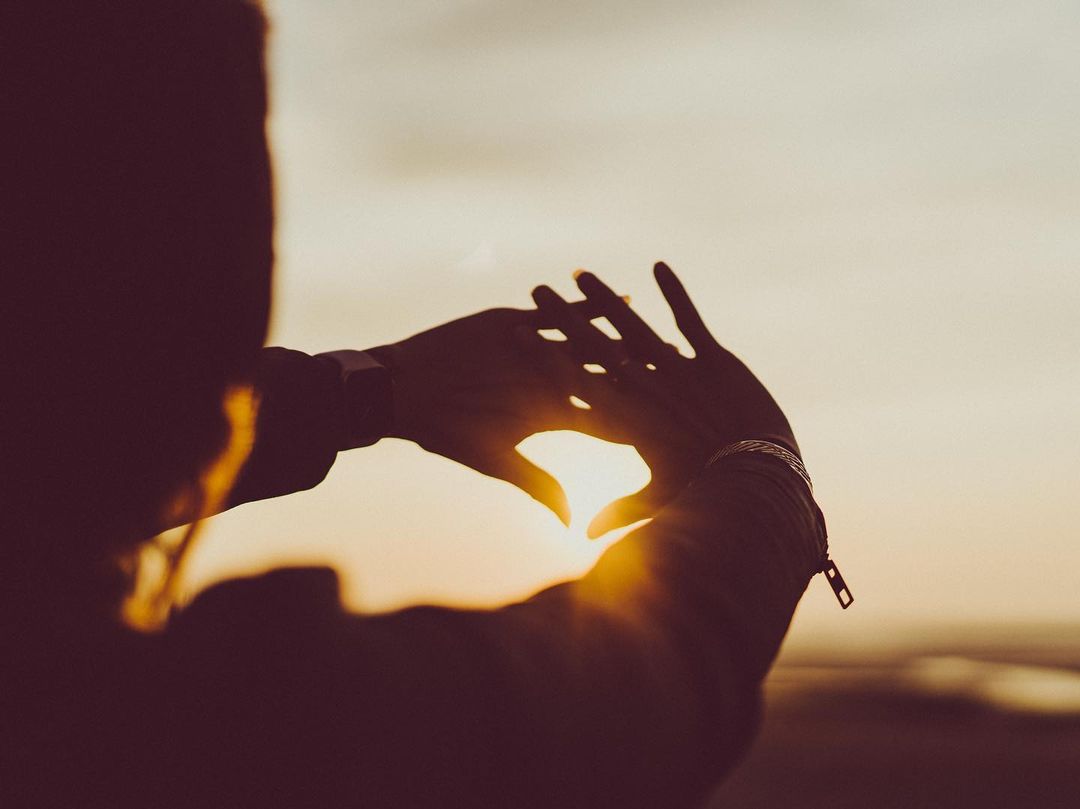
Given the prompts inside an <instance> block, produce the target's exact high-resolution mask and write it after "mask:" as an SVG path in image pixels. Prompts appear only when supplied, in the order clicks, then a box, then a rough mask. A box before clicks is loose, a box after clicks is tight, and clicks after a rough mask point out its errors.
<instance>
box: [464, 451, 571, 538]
mask: <svg viewBox="0 0 1080 809" xmlns="http://www.w3.org/2000/svg"><path fill="white" fill-rule="evenodd" d="M485 466H488V470H489V471H485V470H481V471H485V474H488V475H491V476H492V477H497V478H501V479H503V480H505V481H506V482H507V483H512V484H514V485H515V486H517V487H518V488H519V489H521V490H522V491H523V492H525V493H526V494H528V495H530V496H531V497H532V498H533V499H534V500H536V501H537V502H538V503H540V504H541V505H544V506H547V507H548V508H549V509H551V511H552V512H554V514H555V516H556V517H558V518H559V521H560V522H562V524H563V525H565V526H567V527H569V526H570V503H569V502H568V501H567V499H566V492H565V491H563V487H562V486H560V485H559V482H558V481H557V480H555V478H553V477H552V476H551V475H549V474H548V473H547V472H545V471H544V470H543V469H541V468H540V467H539V466H537V465H536V464H534V463H533V462H532V461H530V460H528V459H527V458H525V457H524V456H523V455H521V453H519V452H517V451H516V450H515V451H512V452H509V453H506V454H505V455H501V456H497V457H495V458H492V459H491V461H490V463H489V464H485Z"/></svg>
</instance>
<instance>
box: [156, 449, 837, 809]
mask: <svg viewBox="0 0 1080 809" xmlns="http://www.w3.org/2000/svg"><path fill="white" fill-rule="evenodd" d="M818 515H819V512H818V511H817V507H816V505H815V504H814V502H813V500H812V498H811V496H810V493H809V491H808V490H807V488H806V486H805V485H804V484H803V483H802V482H801V481H800V480H799V479H798V478H797V477H796V476H795V475H794V474H793V473H792V472H791V471H790V470H789V469H788V468H787V467H786V466H785V465H784V464H783V462H781V461H779V460H777V459H774V458H770V457H767V456H764V455H755V454H741V455H736V456H733V457H730V458H726V459H724V460H723V461H721V462H719V463H717V464H716V465H715V466H714V467H713V468H711V469H710V470H709V471H708V473H707V475H706V476H705V477H704V478H703V479H701V480H700V481H698V482H697V483H696V484H695V485H694V486H692V487H691V488H689V489H688V490H686V491H685V492H684V493H683V494H682V495H681V496H680V497H679V498H678V499H677V500H676V501H675V502H673V503H672V504H671V505H670V506H668V507H667V508H666V509H665V510H664V511H663V512H662V513H661V514H659V515H658V516H657V517H656V518H655V519H654V520H653V521H652V522H651V523H649V524H648V525H646V526H645V527H642V528H639V529H638V530H636V531H634V532H633V533H632V534H630V535H629V536H627V537H626V538H624V539H623V540H621V541H620V542H617V543H616V544H614V545H613V546H612V547H611V548H609V549H608V551H607V552H606V553H605V554H604V555H603V557H602V558H601V559H600V561H599V562H598V563H597V564H596V566H595V567H594V568H593V569H592V570H591V571H590V572H589V573H588V574H587V575H586V576H584V577H583V578H582V579H580V580H576V581H572V582H567V583H564V584H560V585H557V586H555V587H552V588H549V589H547V590H545V591H543V592H541V593H539V594H537V595H536V596H534V597H532V598H531V599H529V600H527V601H524V602H521V603H518V604H514V605H510V606H507V607H504V608H501V609H497V610H490V611H462V610H452V609H442V608H434V607H417V608H411V609H407V610H404V611H401V612H396V613H391V614H384V615H372V616H357V615H350V614H346V613H343V612H341V611H340V610H339V609H337V608H336V607H335V606H334V596H333V595H332V594H331V595H329V596H328V595H326V594H325V593H324V594H323V595H322V596H320V597H318V598H314V599H313V598H312V597H311V594H310V593H306V591H305V592H302V590H303V588H301V589H300V590H297V582H298V581H299V580H301V579H303V576H300V578H299V579H298V578H297V577H296V575H295V572H292V573H290V572H278V573H275V574H270V577H271V578H272V577H275V576H276V577H278V578H279V581H282V582H283V581H286V580H288V581H289V582H291V583H289V584H288V585H287V587H285V588H284V589H282V588H277V589H275V588H274V587H272V586H270V585H269V584H268V583H267V578H268V577H263V578H262V579H261V580H258V579H257V580H250V581H248V582H234V583H231V584H226V585H223V586H222V587H220V588H217V590H216V591H210V592H208V593H206V594H204V596H202V597H200V599H197V600H196V602H195V603H194V604H193V605H192V607H191V608H190V609H189V610H188V611H187V612H186V613H184V614H182V615H181V616H180V619H179V620H178V621H177V622H176V625H175V626H174V627H173V636H174V638H175V639H177V643H179V645H180V646H185V647H186V648H187V649H188V651H187V652H185V656H186V658H187V660H188V661H189V663H190V661H192V660H194V661H199V660H201V661H202V662H201V663H199V664H197V668H198V671H199V672H200V676H201V677H203V682H204V687H203V688H201V689H200V693H206V692H207V691H221V690H222V689H224V692H225V693H227V694H228V695H229V696H228V704H229V706H230V711H232V712H233V715H235V712H236V711H237V710H238V707H237V700H239V703H240V704H241V706H242V707H241V708H239V710H241V713H242V715H243V716H246V717H249V719H246V720H244V722H250V723H252V724H254V725H256V726H257V727H258V728H259V732H258V734H254V735H253V736H252V738H249V739H248V740H247V742H246V743H245V744H244V745H243V748H242V750H243V752H242V754H241V755H240V757H239V758H238V759H236V760H231V759H230V757H229V756H226V755H223V754H221V752H220V751H217V752H215V753H214V760H215V761H217V762H222V761H226V762H228V761H231V763H230V764H229V765H228V771H229V772H230V773H237V772H246V773H256V774H258V773H263V774H265V773H270V774H272V779H271V780H272V781H273V787H272V788H273V790H274V794H275V795H276V796H278V797H282V796H285V795H291V794H293V793H295V795H296V796H297V797H300V796H307V797H308V798H311V797H312V796H316V795H317V796H318V798H319V800H321V801H322V802H323V804H324V805H334V806H336V805H358V806H365V807H389V806H415V807H426V806H439V807H458V806H461V807H466V806H468V807H479V806H483V807H488V806H490V807H516V808H519V809H527V808H528V807H560V808H561V809H567V808H573V807H582V809H584V808H585V807H588V808H589V809H598V807H608V806H610V807H620V809H628V808H629V807H642V808H644V807H650V809H652V808H654V807H660V806H663V807H673V808H674V807H682V806H687V807H689V806H697V805H700V802H701V801H702V800H703V799H704V798H705V797H706V796H707V794H708V792H709V790H710V788H711V787H712V786H713V785H715V784H716V783H717V782H718V781H719V780H720V779H721V778H722V776H723V775H724V773H725V772H726V771H727V770H728V769H729V768H730V767H731V766H732V765H733V763H734V762H735V761H737V759H738V758H739V756H740V755H741V754H742V752H743V751H744V750H745V749H746V747H747V745H748V744H749V742H750V741H751V739H752V737H753V734H754V730H755V727H756V720H757V712H758V689H759V685H760V682H761V680H762V678H763V677H764V675H765V673H766V672H767V670H768V668H769V666H770V664H771V662H772V659H773V657H774V656H775V654H776V652H777V650H778V648H779V645H780V642H781V640H782V638H783V635H784V634H785V632H786V630H787V626H788V623H789V621H790V619H791V616H792V614H793V611H794V609H795V606H796V604H797V602H798V600H799V598H800V597H801V594H802V592H803V590H804V589H805V587H806V584H807V582H808V581H809V579H810V577H811V576H812V575H813V573H814V572H815V571H816V570H817V569H818V568H819V566H820V561H821V542H822V541H823V537H822V536H821V529H820V528H819V525H818V520H817V517H818ZM311 575H313V576H315V575H318V576H327V575H328V574H327V573H318V574H315V573H312V574H311ZM330 575H331V578H330V579H328V580H326V581H329V582H332V581H333V579H332V574H330ZM290 576H292V578H291V579H290V578H289V577H290ZM305 586H308V585H305ZM327 586H328V587H330V588H331V589H332V586H333V585H332V584H327ZM314 603H318V604H319V605H321V606H319V607H318V608H317V609H312V608H311V607H310V605H311V604H314ZM305 605H308V606H305ZM222 616H227V620H223V619H222ZM184 638H186V639H187V640H184ZM215 638H216V640H214V639H215ZM230 638H231V639H233V640H230ZM208 643H209V644H210V645H209V646H207V644H208ZM215 644H216V645H215ZM199 649H202V650H203V651H202V652H201V653H200V652H199V651H198V650H199ZM193 650H194V651H193ZM215 650H216V651H215ZM267 661H271V662H270V663H269V664H268V663H267ZM208 672H209V673H208ZM214 672H217V674H214ZM208 676H209V677H210V678H211V683H209V684H206V682H205V678H206V677H208ZM243 706H246V707H243ZM192 715H194V714H192ZM278 761H288V762H289V763H290V764H289V769H287V770H286V769H283V768H282V767H281V766H277V765H275V764H274V762H278ZM253 777H254V776H253ZM259 777H260V778H261V777H262V776H259ZM264 783H265V782H264V781H263V780H259V781H258V783H257V784H251V785H249V787H248V788H247V793H246V794H252V791H253V790H257V789H259V788H262V787H260V786H259V785H260V784H264ZM266 788H268V789H269V788H270V787H266Z"/></svg>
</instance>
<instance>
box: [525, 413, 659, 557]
mask: <svg viewBox="0 0 1080 809" xmlns="http://www.w3.org/2000/svg"><path fill="white" fill-rule="evenodd" d="M517 448H518V449H519V450H520V451H521V454H522V455H524V456H525V457H527V458H528V459H529V460H530V461H532V462H533V463H535V464H537V465H538V466H541V467H543V468H544V469H546V470H547V471H548V472H550V473H551V474H552V475H554V476H555V478H556V479H557V480H558V481H559V483H561V484H562V486H563V488H564V489H565V490H566V497H567V499H568V500H569V501H570V512H571V523H570V528H569V529H568V532H567V540H568V544H569V545H570V546H571V547H570V549H569V550H570V552H572V553H580V554H582V555H585V556H596V555H598V554H599V552H600V551H601V550H602V549H603V548H604V547H606V546H607V545H608V544H610V541H611V540H613V539H615V538H617V537H618V536H621V535H622V534H623V533H625V531H622V530H620V531H612V532H609V534H608V535H606V536H605V537H603V538H602V540H600V541H599V542H596V541H593V540H589V539H587V538H586V536H585V529H586V528H587V527H588V525H589V521H590V520H591V519H592V518H593V517H594V516H595V515H596V513H597V512H598V511H600V509H602V508H603V507H604V506H606V505H607V504H608V503H610V502H611V501H612V500H615V499H616V498H618V497H622V496H624V495H627V494H632V493H633V492H636V491H637V490H638V489H640V488H641V487H642V486H644V485H645V484H646V483H648V482H649V479H650V472H649V467H648V466H646V465H645V462H644V461H643V460H641V456H640V455H638V453H637V450H635V449H634V448H633V447H630V446H627V445H625V444H613V443H611V442H609V441H601V440H600V439H598V438H592V437H590V436H587V435H583V434H581V433H575V432H570V431H567V430H558V431H554V432H546V433H537V434H535V435H531V436H529V437H528V438H526V439H525V440H524V441H522V442H521V443H520V444H518V447H517Z"/></svg>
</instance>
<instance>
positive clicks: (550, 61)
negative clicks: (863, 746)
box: [191, 0, 1080, 639]
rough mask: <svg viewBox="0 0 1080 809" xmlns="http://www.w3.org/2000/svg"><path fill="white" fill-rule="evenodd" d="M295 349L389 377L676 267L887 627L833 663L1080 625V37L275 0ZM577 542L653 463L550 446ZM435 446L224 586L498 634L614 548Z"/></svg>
mask: <svg viewBox="0 0 1080 809" xmlns="http://www.w3.org/2000/svg"><path fill="white" fill-rule="evenodd" d="M268 10H269V13H270V16H271V19H272V22H273V29H272V33H271V49H270V80H271V96H272V105H273V111H272V118H271V126H270V131H271V137H272V141H273V148H274V153H275V169H276V181H277V205H278V230H277V252H278V266H277V279H276V290H275V295H276V297H275V309H274V315H273V323H272V328H271V340H270V342H271V344H277V345H286V346H289V347H291V348H297V349H301V350H305V351H309V352H316V351H324V350H331V349H338V348H364V347H367V346H372V345H379V344H382V343H386V342H392V341H395V340H399V339H403V338H405V337H407V336H409V335H410V334H413V333H415V332H416V331H420V330H422V329H425V328H428V327H430V326H433V325H435V324H437V323H441V322H444V321H446V320H449V319H452V318H454V317H458V316H462V315H465V314H469V313H471V312H475V311H478V310H481V309H484V308H488V307H491V306H504V305H509V306H519V307H524V306H528V305H529V303H530V302H529V291H530V290H531V289H532V287H534V286H536V285H538V284H541V283H548V284H551V285H552V286H554V287H555V288H556V289H557V290H559V291H561V292H563V293H564V294H565V295H569V294H571V292H572V291H573V284H572V281H571V278H570V273H571V272H572V271H573V270H574V269H575V268H578V267H587V268H589V269H591V270H593V271H594V272H596V273H598V274H599V275H600V276H601V277H603V278H605V279H606V280H608V282H609V283H611V284H612V285H613V286H614V287H616V288H617V289H618V291H619V292H621V293H626V294H630V295H631V296H632V297H633V301H634V305H635V308H637V309H638V311H639V312H640V313H641V314H642V315H643V316H645V317H646V319H648V320H650V321H651V322H653V323H655V324H656V326H657V329H658V330H660V331H661V332H662V333H664V334H665V336H666V337H668V338H669V339H672V340H674V341H677V335H676V332H675V330H674V326H673V324H672V322H671V318H670V315H669V314H668V313H667V311H666V309H665V307H664V304H663V301H662V299H661V297H660V295H659V293H658V292H657V291H656V290H655V288H654V287H653V284H652V280H651V274H650V268H651V266H652V263H653V262H654V261H656V260H657V259H665V260H667V261H668V262H669V263H670V264H671V265H672V266H673V267H674V268H675V269H676V271H677V272H679V273H680V275H681V276H682V278H683V280H684V281H685V283H686V285H687V287H688V288H689V290H690V292H691V294H692V295H693V296H694V297H695V299H696V301H697V303H698V305H699V308H700V309H701V311H702V314H703V315H704V316H705V319H706V321H707V322H708V323H710V325H711V326H712V327H713V331H714V334H715V335H716V336H717V337H718V339H720V340H721V341H722V342H723V343H724V344H725V345H726V346H727V347H728V348H730V349H731V350H733V351H735V352H736V353H737V354H739V355H740V356H741V357H742V358H743V359H744V360H745V361H746V362H747V363H748V364H749V365H750V367H751V368H752V369H754V371H755V372H756V373H757V374H758V376H759V377H760V378H761V379H762V380H763V381H764V382H765V383H766V384H767V385H768V386H769V388H770V390H772V392H773V393H774V395H775V397H776V398H777V399H778V401H779V402H780V403H781V405H782V406H783V407H784V408H785V410H786V412H787V413H788V415H789V417H790V419H791V421H792V423H793V425H794V427H795V431H796V435H797V437H798V439H799V441H800V444H801V445H802V448H803V451H804V455H805V459H806V462H807V466H808V468H809V470H810V473H811V475H812V476H813V477H814V480H815V488H816V494H817V496H818V500H819V503H820V504H821V506H822V508H823V509H824V511H825V514H826V517H827V519H828V523H829V528H830V535H831V544H832V547H833V551H834V558H835V559H836V560H837V562H838V563H839V564H840V566H841V569H842V570H843V572H844V574H845V576H846V578H847V580H848V582H849V584H850V585H851V588H852V590H853V591H854V593H855V597H856V604H855V606H854V607H853V608H852V609H851V610H849V611H848V612H847V613H841V611H840V610H839V608H838V607H837V606H836V604H835V602H834V601H833V597H832V594H831V592H830V591H829V588H828V587H827V586H826V584H825V583H824V581H822V580H821V578H820V577H818V579H816V580H815V581H813V582H811V585H810V588H809V591H808V593H807V596H806V598H804V601H803V604H802V606H801V607H800V611H799V614H798V616H797V618H796V622H795V630H796V633H797V634H798V633H802V635H803V636H804V637H808V638H811V639H812V638H814V637H818V636H822V637H824V636H825V635H830V634H831V635H835V634H837V633H839V634H841V635H842V634H843V633H845V632H855V631H862V632H865V633H871V634H872V633H876V632H881V631H883V629H882V628H883V627H892V626H899V625H901V624H912V623H914V624H922V625H930V624H935V623H936V624H944V623H952V622H965V621H990V622H1015V621H1058V620H1060V621H1077V620H1080V531H1078V530H1077V527H1076V526H1077V524H1078V522H1080V496H1078V495H1077V488H1078V486H1077V484H1078V483H1080V452H1078V450H1080V422H1078V420H1077V409H1078V408H1077V403H1078V401H1080V354H1078V351H1077V347H1078V345H1080V318H1078V317H1077V316H1076V313H1077V311H1080V273H1078V271H1077V270H1078V267H1080V48H1077V47H1076V42H1077V41H1078V40H1080V5H1078V4H1077V3H1075V2H1074V1H1073V0H1069V1H1068V2H1051V0H1029V1H1028V2H1025V3H1012V2H987V1H985V0H981V1H976V0H970V1H964V0H944V1H943V2H933V3H913V2H838V1H833V0H824V1H823V2H818V3H801V2H794V0H764V2H762V1H761V0H755V2H715V1H714V0H709V1H705V0H702V1H700V2H699V1H697V0H664V1H663V2H645V1H644V0H618V2H616V0H600V1H599V2H593V1H590V0H574V1H573V2H571V1H570V0H548V2H544V3H531V2H524V1H523V0H499V1H498V2H495V0H490V1H489V0H438V2H434V1H433V0H426V1H425V2H421V1H420V0H393V1H392V2H389V1H388V0H378V2H364V3H357V2H354V0H305V2H300V0H271V1H270V2H269V3H268ZM526 449H527V451H528V452H530V453H531V457H533V458H534V459H535V460H537V461H538V462H540V463H542V464H544V465H546V466H547V467H548V468H549V469H551V470H552V471H553V473H554V474H556V476H557V477H560V479H562V480H563V481H564V482H565V483H566V485H567V488H568V492H569V495H570V497H571V503H572V505H577V506H578V511H579V512H584V511H587V510H588V509H590V508H591V509H596V508H598V507H599V506H600V505H602V504H603V503H604V502H605V501H606V499H610V498H613V497H615V496H618V495H620V494H624V493H627V492H629V491H631V490H633V489H636V488H637V487H638V486H640V485H641V484H642V483H643V482H644V481H645V480H647V476H648V472H647V469H645V468H644V467H643V465H642V464H641V462H640V460H639V459H638V458H637V456H636V454H635V453H634V452H633V450H632V449H630V448H627V447H617V446H613V445H604V444H601V443H599V442H596V441H593V440H591V439H584V438H582V437H579V436H569V437H567V436H566V435H554V436H553V435H546V436H539V437H536V438H533V439H530V440H529V443H528V445H527V447H526ZM588 516H590V515H589V514H587V513H579V514H578V515H577V522H576V524H575V525H574V526H572V527H571V530H569V531H568V530H566V529H564V528H562V527H561V526H560V524H559V523H558V522H557V520H556V519H555V518H554V517H553V516H552V515H550V514H548V513H547V512H546V511H545V510H544V509H543V508H542V507H541V506H539V505H538V504H536V503H534V502H533V501H532V500H530V499H529V498H528V496H526V495H524V494H522V493H520V492H518V491H517V490H515V489H513V488H512V487H510V486H509V485H508V484H505V483H502V482H499V481H495V480H491V479H485V478H483V477H481V476H479V475H478V474H476V473H474V472H471V471H470V470H467V469H465V468H463V467H460V466H456V465H455V464H453V463H451V462H449V461H446V460H444V459H441V458H437V457H434V456H428V455H425V454H424V453H422V452H421V451H420V450H419V449H417V448H416V447H414V446H411V445H408V444H406V443H404V442H400V441H383V442H380V444H378V445H376V446H375V447H373V448H369V449H362V450H356V451H354V452H351V453H347V454H344V455H342V456H341V457H340V458H339V460H338V462H337V464H336V466H335V467H334V469H333V470H332V472H331V474H330V477H329V478H328V479H327V481H326V482H324V483H323V484H322V485H321V486H319V487H318V488H316V489H314V490H312V491H310V492H305V493H302V494H297V495H293V496H291V497H287V498H281V499H279V500H275V501H269V502H265V503H258V504H252V505H248V506H244V507H241V508H239V509H236V510H234V511H233V512H230V513H228V514H226V515H223V516H221V517H218V518H215V519H214V520H213V521H211V524H210V525H209V526H208V527H207V529H206V531H205V532H204V535H203V537H202V539H201V540H200V544H199V546H198V547H197V549H196V551H195V553H194V557H193V560H192V568H191V580H192V586H193V587H199V586H202V585H204V584H206V583H207V582H210V581H213V580H215V579H217V578H221V577H223V576H227V575H234V574H238V573H244V572H251V571H257V570H261V569H264V568H266V567H269V566H273V565H278V564H286V563H289V564H291V563H298V564H299V563H303V564H308V563H328V564H333V565H334V566H335V567H337V568H338V569H339V571H340V573H341V575H342V581H343V584H344V585H345V593H346V597H347V599H348V602H349V603H350V604H351V605H352V606H354V607H356V608H358V609H376V610H377V609H387V608H392V607H396V606H401V605H403V604H407V603H413V602H416V601H434V602H437V603H446V604H469V605H488V604H497V603H502V602H504V601H506V600H509V599H516V598H521V597H524V596H527V595H528V594H529V593H531V592H532V591H533V590H535V589H538V588H539V587H541V586H544V585H546V584H548V583H550V582H552V581H555V580H559V579H562V578H566V577H569V576H573V575H577V574H579V573H581V572H583V571H584V570H585V569H587V567H588V566H589V564H591V562H592V560H594V559H595V558H596V556H597V555H598V554H599V552H600V551H601V549H602V547H603V545H604V543H602V542H601V543H596V542H590V541H588V540H586V539H585V538H584V536H583V526H584V524H585V523H586V522H587V520H588Z"/></svg>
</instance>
